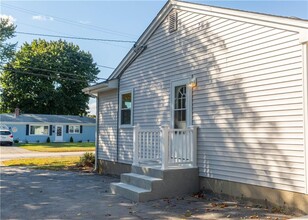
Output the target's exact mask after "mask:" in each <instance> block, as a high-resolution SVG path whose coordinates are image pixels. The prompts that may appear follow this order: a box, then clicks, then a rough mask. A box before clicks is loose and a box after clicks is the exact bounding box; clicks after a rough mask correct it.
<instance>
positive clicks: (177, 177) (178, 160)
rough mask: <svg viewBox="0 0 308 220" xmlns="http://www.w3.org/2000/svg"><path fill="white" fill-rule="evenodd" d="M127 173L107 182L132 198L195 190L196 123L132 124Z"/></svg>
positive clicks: (196, 181) (197, 186) (161, 195)
mask: <svg viewBox="0 0 308 220" xmlns="http://www.w3.org/2000/svg"><path fill="white" fill-rule="evenodd" d="M133 144H134V155H133V165H132V172H131V173H124V174H121V182H119V183H112V184H111V186H110V187H111V192H112V193H113V194H119V195H121V196H123V197H126V198H128V199H131V200H133V201H137V202H141V201H149V200H154V199H159V198H165V197H173V196H178V195H183V194H189V193H193V192H197V191H198V190H199V177H198V167H197V127H196V126H190V127H188V128H186V129H171V128H169V127H168V126H161V127H160V129H146V128H140V127H139V126H135V127H134V132H133Z"/></svg>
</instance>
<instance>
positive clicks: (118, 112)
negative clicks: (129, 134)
mask: <svg viewBox="0 0 308 220" xmlns="http://www.w3.org/2000/svg"><path fill="white" fill-rule="evenodd" d="M119 106H120V77H119V78H118V107H117V109H118V111H117V162H119V134H120V132H119V128H120V126H119V123H120V122H119V116H120V115H119V114H120V110H119Z"/></svg>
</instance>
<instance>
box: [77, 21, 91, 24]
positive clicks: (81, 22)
mask: <svg viewBox="0 0 308 220" xmlns="http://www.w3.org/2000/svg"><path fill="white" fill-rule="evenodd" d="M79 23H80V24H90V23H91V22H90V21H79Z"/></svg>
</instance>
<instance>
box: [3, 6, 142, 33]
mask: <svg viewBox="0 0 308 220" xmlns="http://www.w3.org/2000/svg"><path fill="white" fill-rule="evenodd" d="M2 6H4V7H7V8H11V9H13V10H17V11H21V12H24V13H28V14H32V15H37V14H44V13H40V12H37V11H33V10H28V9H24V8H20V7H16V6H13V5H9V4H6V3H2ZM45 15H46V16H49V17H52V18H53V19H54V20H56V21H58V22H62V23H66V24H73V25H75V26H79V27H82V28H85V29H91V30H95V31H101V32H105V33H108V34H114V35H118V36H124V37H129V38H132V37H133V36H134V35H131V34H127V33H123V32H119V31H113V30H110V29H107V28H103V27H99V26H96V25H92V24H82V23H80V22H76V21H72V20H69V19H66V18H61V17H57V16H53V15H48V14H45ZM135 37H136V36H134V38H135Z"/></svg>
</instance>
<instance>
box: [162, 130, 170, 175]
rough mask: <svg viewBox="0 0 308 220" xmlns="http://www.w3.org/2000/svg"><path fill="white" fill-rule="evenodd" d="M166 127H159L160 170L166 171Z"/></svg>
mask: <svg viewBox="0 0 308 220" xmlns="http://www.w3.org/2000/svg"><path fill="white" fill-rule="evenodd" d="M168 131H169V126H168V125H162V126H161V136H160V146H161V168H162V170H166V169H167V168H168V142H169V140H168V136H169V135H168Z"/></svg>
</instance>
